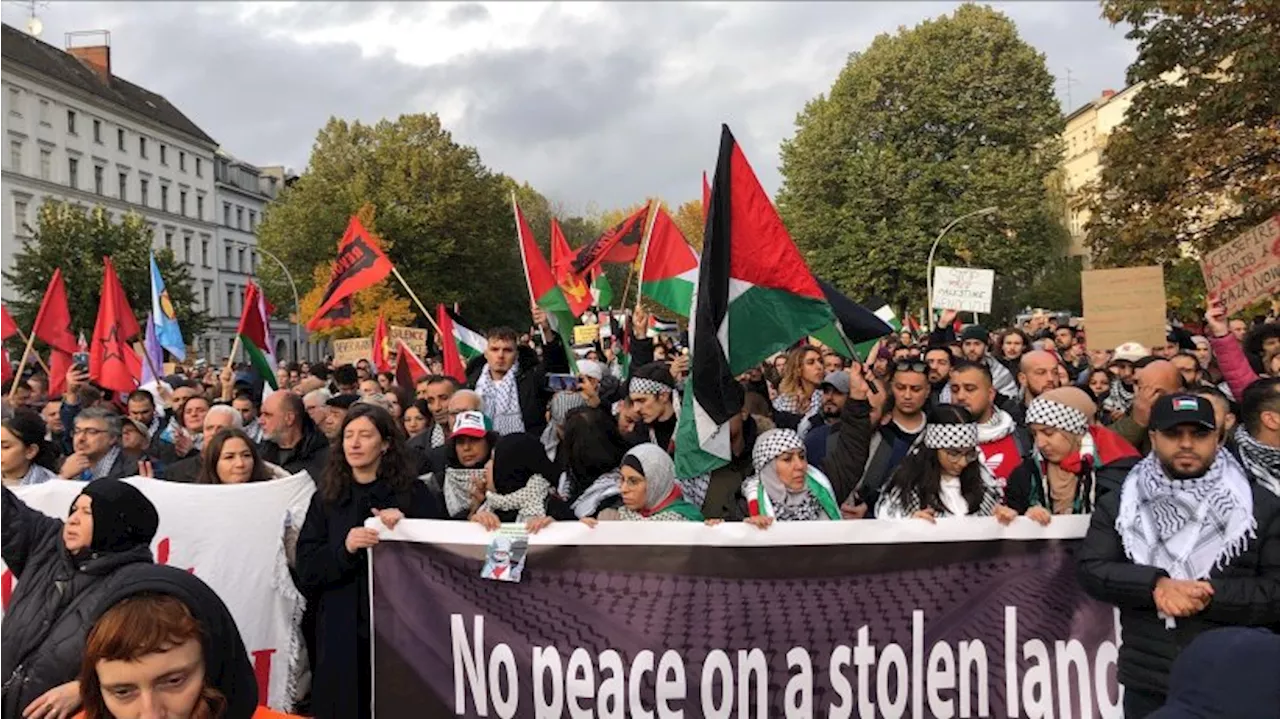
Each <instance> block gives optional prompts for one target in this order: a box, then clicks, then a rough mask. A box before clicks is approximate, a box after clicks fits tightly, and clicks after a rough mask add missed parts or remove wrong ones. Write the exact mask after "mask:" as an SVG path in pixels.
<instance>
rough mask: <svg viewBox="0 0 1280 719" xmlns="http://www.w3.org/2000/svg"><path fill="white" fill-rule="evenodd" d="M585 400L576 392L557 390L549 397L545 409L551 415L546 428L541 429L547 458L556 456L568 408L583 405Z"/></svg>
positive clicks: (585, 402) (571, 408)
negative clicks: (560, 430)
mask: <svg viewBox="0 0 1280 719" xmlns="http://www.w3.org/2000/svg"><path fill="white" fill-rule="evenodd" d="M586 404H587V400H586V399H584V398H583V396H582V395H581V394H580V393H578V392H558V393H556V395H555V396H553V397H552V398H551V402H550V403H549V404H548V405H547V411H548V413H549V414H550V415H551V416H550V418H549V419H548V421H547V427H546V429H544V430H542V446H543V447H545V448H546V450H547V458H548V459H555V458H556V449H557V448H558V447H559V446H560V432H559V431H558V430H559V429H560V428H561V427H564V420H565V417H566V416H568V414H569V410H573V409H577V408H578V407H585V406H586Z"/></svg>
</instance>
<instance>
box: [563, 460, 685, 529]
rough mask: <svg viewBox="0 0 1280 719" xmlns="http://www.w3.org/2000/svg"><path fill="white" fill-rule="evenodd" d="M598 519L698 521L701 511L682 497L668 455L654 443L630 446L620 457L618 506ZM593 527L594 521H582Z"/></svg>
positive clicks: (585, 519)
mask: <svg viewBox="0 0 1280 719" xmlns="http://www.w3.org/2000/svg"><path fill="white" fill-rule="evenodd" d="M600 519H620V520H623V521H628V522H701V521H703V517H702V512H701V511H700V510H699V509H698V508H697V507H695V506H693V505H692V504H690V503H689V502H688V501H687V500H686V499H685V498H684V494H683V493H682V492H681V491H680V485H678V484H676V466H675V463H674V462H672V461H671V455H669V454H667V453H666V451H665V450H663V449H662V448H661V447H659V446H658V445H656V444H641V445H636V446H635V447H632V448H631V449H630V451H628V452H627V454H626V456H624V457H623V458H622V507H621V508H620V509H616V510H610V511H607V512H604V513H602V514H601V515H600ZM582 521H583V522H585V523H586V524H587V525H588V526H591V527H594V526H596V524H597V523H598V522H597V520H595V519H591V518H589V517H588V518H584V519H583V520H582Z"/></svg>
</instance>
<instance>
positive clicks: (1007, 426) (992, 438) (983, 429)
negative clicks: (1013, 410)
mask: <svg viewBox="0 0 1280 719" xmlns="http://www.w3.org/2000/svg"><path fill="white" fill-rule="evenodd" d="M1017 427H1018V423H1017V422H1014V421H1013V415H1011V414H1009V413H1008V412H1006V411H1004V410H1002V409H1000V408H999V407H995V408H993V411H992V412H991V419H990V420H988V421H986V422H983V423H982V424H979V425H978V444H989V443H991V442H999V441H1000V440H1002V439H1004V438H1005V437H1008V436H1009V435H1011V434H1013V430H1015V429H1017Z"/></svg>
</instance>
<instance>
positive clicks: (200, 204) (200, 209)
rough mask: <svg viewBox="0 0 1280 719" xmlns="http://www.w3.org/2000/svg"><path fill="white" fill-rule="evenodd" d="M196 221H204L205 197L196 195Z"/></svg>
mask: <svg viewBox="0 0 1280 719" xmlns="http://www.w3.org/2000/svg"><path fill="white" fill-rule="evenodd" d="M196 219H197V220H203V219H204V195H196Z"/></svg>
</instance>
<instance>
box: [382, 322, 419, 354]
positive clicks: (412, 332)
mask: <svg viewBox="0 0 1280 719" xmlns="http://www.w3.org/2000/svg"><path fill="white" fill-rule="evenodd" d="M388 334H389V335H390V336H391V346H392V347H395V346H396V340H404V343H405V344H406V345H409V349H411V350H413V353H414V354H416V355H418V356H419V357H426V356H427V354H429V353H428V352H427V331H426V330H424V329H419V328H417V327H400V326H398V325H391V327H390V328H389V329H388Z"/></svg>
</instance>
